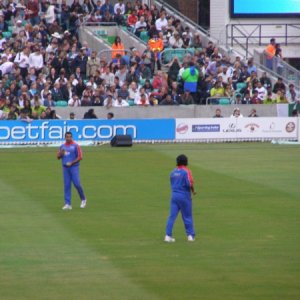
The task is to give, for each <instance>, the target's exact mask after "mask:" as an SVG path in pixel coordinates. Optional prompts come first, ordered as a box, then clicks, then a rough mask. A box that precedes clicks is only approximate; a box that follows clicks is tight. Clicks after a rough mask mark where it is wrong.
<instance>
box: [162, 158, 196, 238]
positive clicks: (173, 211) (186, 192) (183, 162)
mask: <svg viewBox="0 0 300 300" xmlns="http://www.w3.org/2000/svg"><path fill="white" fill-rule="evenodd" d="M176 162H177V167H176V168H175V169H174V170H173V172H172V173H171V175H170V182H171V189H172V196H171V204H170V216H169V219H168V221H167V227H166V236H165V239H164V241H165V242H167V243H172V242H175V239H174V238H173V237H172V230H173V225H174V223H175V221H176V218H177V215H178V213H179V211H181V215H182V219H183V222H184V226H185V231H186V234H187V239H188V241H189V242H193V241H195V231H194V224H193V216H192V197H191V193H192V194H193V195H196V192H195V189H194V182H193V177H192V174H191V171H190V170H189V169H188V168H187V165H188V158H187V157H186V156H185V155H184V154H181V155H179V156H178V157H177V158H176Z"/></svg>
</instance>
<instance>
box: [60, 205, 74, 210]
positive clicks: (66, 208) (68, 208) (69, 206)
mask: <svg viewBox="0 0 300 300" xmlns="http://www.w3.org/2000/svg"><path fill="white" fill-rule="evenodd" d="M62 209H63V210H71V209H72V206H71V205H70V204H65V205H64V206H63V208H62Z"/></svg>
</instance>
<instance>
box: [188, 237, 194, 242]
mask: <svg viewBox="0 0 300 300" xmlns="http://www.w3.org/2000/svg"><path fill="white" fill-rule="evenodd" d="M187 239H188V241H189V242H195V238H194V237H193V236H192V235H189V236H188V238H187Z"/></svg>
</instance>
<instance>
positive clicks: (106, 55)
mask: <svg viewBox="0 0 300 300" xmlns="http://www.w3.org/2000/svg"><path fill="white" fill-rule="evenodd" d="M121 52H123V53H124V54H125V55H126V56H128V57H129V56H130V55H132V51H131V50H129V49H124V50H112V49H104V50H101V51H100V52H99V53H98V57H99V58H100V59H101V60H105V61H106V62H109V61H112V60H113V59H114V58H113V57H112V56H113V53H121ZM123 57H124V55H123ZM115 59H116V58H115Z"/></svg>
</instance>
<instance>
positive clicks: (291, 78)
mask: <svg viewBox="0 0 300 300" xmlns="http://www.w3.org/2000/svg"><path fill="white" fill-rule="evenodd" d="M253 57H254V62H255V63H259V64H261V65H262V66H263V67H264V70H265V71H266V72H269V73H271V74H272V75H273V76H274V77H281V78H282V79H283V82H284V83H285V84H286V85H288V84H290V83H293V84H294V85H295V88H296V90H298V91H299V90H300V71H299V70H297V69H296V68H294V67H292V66H291V65H290V64H288V63H286V62H285V61H284V60H282V59H280V58H279V57H276V56H274V57H272V58H270V57H269V56H268V55H267V53H266V52H258V51H256V50H254V56H253Z"/></svg>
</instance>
